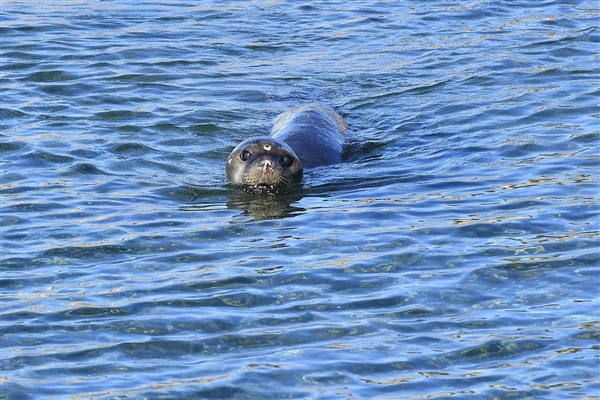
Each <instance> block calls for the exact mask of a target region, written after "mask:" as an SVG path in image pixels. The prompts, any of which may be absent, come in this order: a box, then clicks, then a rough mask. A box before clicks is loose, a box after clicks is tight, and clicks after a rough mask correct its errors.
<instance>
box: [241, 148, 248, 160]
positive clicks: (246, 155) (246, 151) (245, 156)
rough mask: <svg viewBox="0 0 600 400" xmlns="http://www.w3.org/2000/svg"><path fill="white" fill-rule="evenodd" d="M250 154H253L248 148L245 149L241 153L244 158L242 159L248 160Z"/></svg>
mask: <svg viewBox="0 0 600 400" xmlns="http://www.w3.org/2000/svg"><path fill="white" fill-rule="evenodd" d="M250 156H251V154H250V152H249V151H248V150H244V151H242V152H241V153H240V158H241V159H242V161H248V159H249V158H250Z"/></svg>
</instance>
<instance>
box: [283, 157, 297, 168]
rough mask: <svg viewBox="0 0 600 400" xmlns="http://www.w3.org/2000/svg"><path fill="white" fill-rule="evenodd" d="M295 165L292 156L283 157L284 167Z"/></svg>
mask: <svg viewBox="0 0 600 400" xmlns="http://www.w3.org/2000/svg"><path fill="white" fill-rule="evenodd" d="M293 163H294V160H293V159H292V157H290V156H283V157H281V164H283V166H284V167H291V166H292V164H293Z"/></svg>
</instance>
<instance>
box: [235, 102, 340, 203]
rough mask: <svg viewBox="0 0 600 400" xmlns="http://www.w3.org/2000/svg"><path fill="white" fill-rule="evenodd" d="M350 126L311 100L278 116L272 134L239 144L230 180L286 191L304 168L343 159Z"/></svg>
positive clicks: (299, 179) (255, 187)
mask: <svg viewBox="0 0 600 400" xmlns="http://www.w3.org/2000/svg"><path fill="white" fill-rule="evenodd" d="M346 129H347V125H346V122H345V121H344V119H343V118H342V117H341V116H340V115H339V114H338V113H337V112H335V111H333V110H332V109H331V108H329V107H327V106H324V105H322V104H317V103H311V104H305V105H302V106H298V107H294V108H291V109H289V110H287V111H285V112H283V113H281V114H279V115H278V116H277V117H276V118H275V122H274V125H273V129H272V130H271V134H270V136H263V137H256V138H250V139H246V140H244V141H243V142H242V143H240V144H239V145H238V146H237V147H236V148H235V149H233V151H232V152H231V155H230V156H229V158H228V159H227V165H226V168H225V172H226V176H227V181H228V182H229V183H230V184H233V185H236V186H240V187H242V188H244V189H250V190H251V191H264V190H266V191H270V192H285V191H287V190H288V189H290V188H291V187H293V186H294V185H295V184H298V183H301V182H302V175H303V170H304V168H313V167H317V166H320V165H328V164H335V163H339V162H340V161H341V157H342V150H343V146H344V138H345V135H346Z"/></svg>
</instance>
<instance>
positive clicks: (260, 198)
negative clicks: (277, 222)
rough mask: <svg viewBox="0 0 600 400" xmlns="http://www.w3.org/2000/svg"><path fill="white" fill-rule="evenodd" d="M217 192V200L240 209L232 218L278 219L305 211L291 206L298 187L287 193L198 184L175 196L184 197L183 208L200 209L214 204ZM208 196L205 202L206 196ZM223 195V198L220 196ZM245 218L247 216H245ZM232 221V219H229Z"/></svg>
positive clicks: (299, 192)
mask: <svg viewBox="0 0 600 400" xmlns="http://www.w3.org/2000/svg"><path fill="white" fill-rule="evenodd" d="M216 195H218V196H219V198H220V199H219V200H220V201H219V202H218V203H219V204H220V205H223V204H225V206H226V207H227V209H229V210H237V211H239V212H240V213H239V214H238V215H237V216H236V217H234V220H235V219H237V218H240V217H244V218H247V217H249V218H250V221H262V220H270V219H281V218H288V217H293V216H296V215H298V214H301V213H304V212H305V211H306V209H304V208H302V207H297V206H294V205H293V204H295V203H298V202H299V201H300V200H301V199H302V197H304V192H303V189H302V188H298V189H296V190H294V191H293V192H289V193H278V194H271V193H249V192H245V191H243V190H239V189H236V188H226V187H221V188H219V189H218V190H215V189H206V188H202V187H198V186H186V187H184V188H183V191H181V192H179V193H178V196H180V197H182V198H185V199H186V203H187V204H186V205H185V206H182V210H184V211H201V210H206V209H207V208H214V207H215V204H216V202H215V199H214V197H215V196H216ZM208 197H209V198H211V200H209V201H208V202H207V198H208ZM223 197H224V198H223ZM244 221H245V222H248V220H247V219H244ZM232 222H234V221H232Z"/></svg>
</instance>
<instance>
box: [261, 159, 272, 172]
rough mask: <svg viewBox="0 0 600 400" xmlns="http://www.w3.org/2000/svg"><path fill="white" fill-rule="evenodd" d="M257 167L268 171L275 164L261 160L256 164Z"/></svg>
mask: <svg viewBox="0 0 600 400" xmlns="http://www.w3.org/2000/svg"><path fill="white" fill-rule="evenodd" d="M258 165H259V166H260V167H262V170H263V171H265V172H266V171H268V170H270V169H273V167H274V166H275V163H274V162H273V161H271V160H262V161H261V162H260V163H258Z"/></svg>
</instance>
